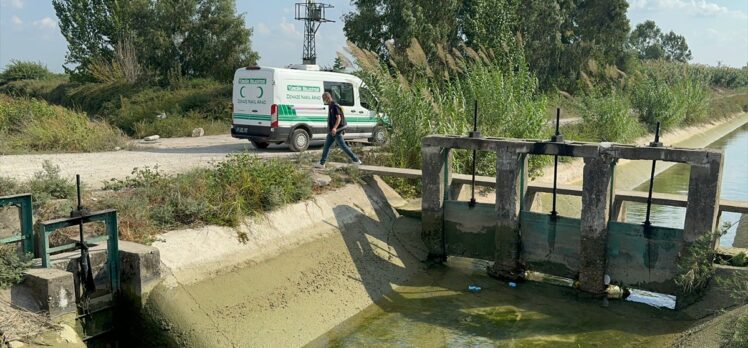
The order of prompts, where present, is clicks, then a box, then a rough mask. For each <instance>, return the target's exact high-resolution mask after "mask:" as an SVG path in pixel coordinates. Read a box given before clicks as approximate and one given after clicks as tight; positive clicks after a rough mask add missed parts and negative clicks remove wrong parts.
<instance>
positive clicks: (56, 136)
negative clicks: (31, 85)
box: [0, 95, 124, 153]
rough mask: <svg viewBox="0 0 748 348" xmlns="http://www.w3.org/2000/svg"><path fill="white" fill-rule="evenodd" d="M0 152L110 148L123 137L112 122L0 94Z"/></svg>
mask: <svg viewBox="0 0 748 348" xmlns="http://www.w3.org/2000/svg"><path fill="white" fill-rule="evenodd" d="M0 137H3V142H2V143H0V153H3V152H26V151H39V152H47V151H55V152H56V151H63V152H86V151H103V150H112V149H114V148H115V147H116V146H122V145H123V144H124V138H123V137H122V136H121V134H120V133H119V132H118V131H117V130H116V129H114V128H112V127H111V126H109V125H107V124H106V123H102V122H95V121H90V120H89V119H88V117H87V116H86V115H84V114H81V113H77V112H73V111H71V110H68V109H65V108H63V107H60V106H52V105H49V104H48V103H46V102H44V101H40V100H35V99H28V98H20V99H18V98H11V97H7V96H2V95H0Z"/></svg>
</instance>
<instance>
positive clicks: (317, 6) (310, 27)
mask: <svg viewBox="0 0 748 348" xmlns="http://www.w3.org/2000/svg"><path fill="white" fill-rule="evenodd" d="M332 7H333V6H332V5H330V4H323V3H316V2H314V0H307V1H306V2H297V3H296V15H295V18H296V20H300V21H304V52H303V55H302V57H301V59H302V62H303V64H307V65H316V64H317V44H316V37H317V30H319V26H320V24H322V23H330V22H335V21H333V20H329V19H327V17H326V16H325V9H328V8H332Z"/></svg>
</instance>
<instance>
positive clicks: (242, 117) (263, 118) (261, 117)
mask: <svg viewBox="0 0 748 348" xmlns="http://www.w3.org/2000/svg"><path fill="white" fill-rule="evenodd" d="M234 118H238V119H240V120H253V121H270V115H250V114H241V113H237V112H235V113H234Z"/></svg>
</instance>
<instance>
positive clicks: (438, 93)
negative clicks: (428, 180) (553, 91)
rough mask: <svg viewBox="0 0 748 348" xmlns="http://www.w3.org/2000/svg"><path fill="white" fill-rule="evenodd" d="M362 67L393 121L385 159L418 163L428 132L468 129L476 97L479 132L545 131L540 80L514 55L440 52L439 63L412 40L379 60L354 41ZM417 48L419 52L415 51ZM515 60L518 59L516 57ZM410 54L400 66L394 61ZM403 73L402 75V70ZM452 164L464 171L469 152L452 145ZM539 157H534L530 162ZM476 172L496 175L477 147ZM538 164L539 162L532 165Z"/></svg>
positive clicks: (491, 158)
mask: <svg viewBox="0 0 748 348" xmlns="http://www.w3.org/2000/svg"><path fill="white" fill-rule="evenodd" d="M351 51H352V52H353V54H354V56H355V57H356V59H357V62H358V65H359V66H360V67H361V68H362V71H361V72H360V73H359V76H360V77H361V78H362V79H363V80H364V81H365V83H366V85H367V86H368V87H369V89H370V90H371V91H372V93H373V94H374V95H376V96H377V98H378V101H379V105H378V108H379V110H380V111H381V112H383V113H384V114H386V115H387V118H388V119H387V120H388V123H389V126H390V130H389V132H388V137H389V141H388V145H387V147H386V148H385V149H384V150H383V151H385V152H389V153H391V156H390V157H389V163H387V165H391V166H395V167H404V168H420V167H421V140H422V139H423V137H425V136H427V135H430V134H453V135H466V134H467V133H468V131H470V130H472V128H473V125H472V123H473V110H474V102H475V101H477V102H478V105H479V128H480V131H481V133H482V134H483V135H484V136H502V137H517V138H538V137H543V135H544V129H545V123H546V120H545V115H544V114H545V111H546V99H545V97H544V96H542V95H540V94H539V92H538V82H537V79H536V78H535V77H534V76H533V75H532V74H531V73H530V72H529V70H528V68H527V66H526V64H524V62H523V61H521V59H520V60H518V61H517V62H515V64H513V65H512V66H510V67H507V66H503V65H501V64H498V63H496V62H494V61H493V60H492V59H490V58H488V57H490V56H492V54H491V53H490V52H474V51H472V50H470V51H467V52H466V53H465V55H464V56H463V55H462V54H459V52H452V53H447V52H442V53H441V54H440V59H442V62H441V63H442V68H438V69H437V65H438V64H434V65H433V67H432V66H430V65H428V63H426V62H425V58H424V59H419V58H418V57H425V55H424V54H423V52H421V51H420V46H419V45H418V43H417V42H414V43H413V45H412V46H411V47H410V48H409V49H408V54H407V57H405V56H404V57H396V58H393V60H392V61H390V64H382V63H381V62H380V60H379V58H378V56H376V54H374V53H371V52H368V51H365V50H362V49H359V48H357V47H351ZM419 52H420V53H419ZM518 59H519V58H518ZM408 60H410V62H411V64H412V65H413V68H411V69H403V70H400V69H399V68H398V66H397V65H396V64H395V63H393V62H400V61H408ZM406 74H407V76H406ZM453 153H454V162H453V164H454V170H455V171H456V172H463V173H464V172H467V171H468V168H470V167H471V165H470V163H471V152H470V151H454V152H453ZM533 163H534V164H536V162H535V161H534V162H533ZM476 167H477V171H478V173H480V174H482V175H493V174H495V170H496V164H495V154H493V153H481V154H480V156H479V157H478V161H477V164H476ZM535 167H537V164H536V165H535Z"/></svg>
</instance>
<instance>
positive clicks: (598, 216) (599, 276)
mask: <svg viewBox="0 0 748 348" xmlns="http://www.w3.org/2000/svg"><path fill="white" fill-rule="evenodd" d="M611 164H612V160H611V159H608V158H605V157H595V158H585V159H584V179H583V180H584V183H583V184H582V221H581V238H580V241H581V248H580V254H581V255H580V256H581V258H580V265H579V266H580V269H579V283H580V288H581V289H582V290H583V291H587V292H591V293H596V294H601V293H603V292H604V291H605V284H604V280H603V278H604V276H605V264H606V258H605V248H606V243H607V239H608V207H609V206H610V205H609V199H610V197H609V192H610V185H611V178H612V174H613V167H612V166H611Z"/></svg>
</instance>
